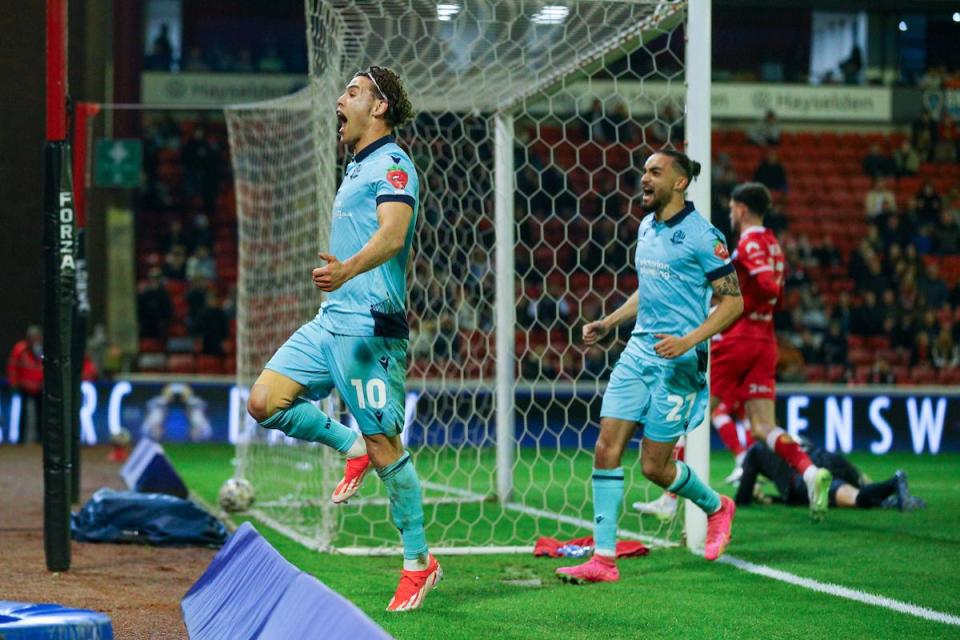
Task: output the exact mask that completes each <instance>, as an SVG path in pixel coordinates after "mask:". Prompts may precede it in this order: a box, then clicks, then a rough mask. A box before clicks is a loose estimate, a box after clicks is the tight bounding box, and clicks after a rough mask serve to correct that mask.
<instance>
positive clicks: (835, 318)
mask: <svg viewBox="0 0 960 640" xmlns="http://www.w3.org/2000/svg"><path fill="white" fill-rule="evenodd" d="M853 315H854V308H853V303H852V301H851V300H850V294H849V293H848V292H847V291H841V292H840V295H839V296H838V297H837V306H835V307H834V308H833V312H832V313H831V314H830V318H831V321H832V322H836V323H838V324H839V325H840V331H841V332H842V333H843V335H844V336H846V334H848V333H850V332H851V327H852V326H853ZM844 339H846V338H844ZM844 344H846V343H844Z"/></svg>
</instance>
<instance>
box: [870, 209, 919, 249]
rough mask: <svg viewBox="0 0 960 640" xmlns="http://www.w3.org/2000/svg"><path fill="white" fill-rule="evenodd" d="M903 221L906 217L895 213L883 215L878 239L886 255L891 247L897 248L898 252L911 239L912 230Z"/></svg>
mask: <svg viewBox="0 0 960 640" xmlns="http://www.w3.org/2000/svg"><path fill="white" fill-rule="evenodd" d="M905 220H906V216H904V215H900V214H898V213H897V212H896V211H893V212H890V213H889V214H884V216H883V229H882V231H881V234H880V237H881V239H882V241H883V246H884V247H885V249H886V251H887V252H888V253H889V251H890V250H891V249H892V248H893V247H897V248H898V250H899V247H901V246H906V245H908V244H910V241H911V240H912V239H913V235H914V229H913V227H912V226H910V225H909V224H908V223H905ZM878 222H879V220H878Z"/></svg>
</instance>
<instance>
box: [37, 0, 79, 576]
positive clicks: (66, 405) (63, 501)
mask: <svg viewBox="0 0 960 640" xmlns="http://www.w3.org/2000/svg"><path fill="white" fill-rule="evenodd" d="M46 129H47V140H46V144H45V145H44V184H43V187H44V188H43V214H44V215H43V218H44V219H43V255H44V285H43V290H44V293H43V351H44V358H43V403H42V406H41V411H40V414H41V431H42V437H43V542H44V552H45V554H46V560H47V569H49V570H50V571H66V570H68V569H69V568H70V494H71V490H70V483H71V468H72V463H71V459H72V436H71V433H72V424H73V417H72V416H73V411H72V409H73V392H72V374H71V370H70V359H71V358H70V349H71V346H70V345H71V337H72V335H71V334H72V326H71V325H72V322H73V317H72V309H73V296H74V282H75V278H76V256H75V251H76V247H75V239H76V227H75V220H74V212H73V184H72V182H71V179H70V147H69V144H68V143H67V0H47V126H46Z"/></svg>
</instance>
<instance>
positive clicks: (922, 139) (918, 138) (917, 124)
mask: <svg viewBox="0 0 960 640" xmlns="http://www.w3.org/2000/svg"><path fill="white" fill-rule="evenodd" d="M910 133H911V135H910V139H911V141H912V142H913V145H914V147H916V149H917V154H918V155H919V156H920V162H924V161H926V160H929V159H930V156H929V155H924V153H923V152H922V149H923V148H924V147H927V148H932V146H933V143H934V142H935V141H936V139H937V137H938V136H939V128H938V127H937V122H936V120H934V119H933V116H932V115H931V114H930V112H929V111H927V110H924V111H923V113H922V114H920V117H919V118H917V119H916V120H914V121H913V124H912V125H911V127H910Z"/></svg>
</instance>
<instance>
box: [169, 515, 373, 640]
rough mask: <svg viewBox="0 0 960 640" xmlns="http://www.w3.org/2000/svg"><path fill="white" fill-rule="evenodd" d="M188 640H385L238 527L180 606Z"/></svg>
mask: <svg viewBox="0 0 960 640" xmlns="http://www.w3.org/2000/svg"><path fill="white" fill-rule="evenodd" d="M180 608H181V609H182V610H183V621H184V624H186V627H187V632H188V633H189V634H190V638H191V640H254V639H256V640H316V639H317V638H323V640H389V638H390V636H389V635H388V634H387V632H385V631H384V630H383V629H381V628H380V627H379V626H377V623H375V622H374V621H373V620H371V619H370V618H368V617H367V615H366V614H365V613H363V612H362V611H361V610H360V609H359V608H357V606H356V605H354V604H353V603H352V602H350V601H349V600H347V599H346V598H344V597H343V596H341V595H340V594H338V593H337V592H335V591H333V590H331V589H330V588H329V587H327V586H326V585H324V584H323V583H321V582H320V581H319V580H317V579H316V578H314V577H313V576H311V575H309V574H306V573H304V572H303V571H300V570H299V569H297V568H296V567H295V566H293V565H292V564H290V563H289V562H287V561H286V560H285V559H284V558H283V556H281V555H280V554H279V553H278V552H277V550H276V549H274V548H273V547H272V546H270V543H269V542H267V541H266V540H264V539H263V537H262V536H261V535H260V534H259V533H257V530H256V529H254V528H253V526H251V525H250V523H249V522H245V523H244V524H242V525H241V526H240V528H239V529H237V530H236V532H234V534H233V535H232V536H231V537H230V540H229V541H228V542H227V544H226V545H224V547H223V549H221V550H220V551H219V552H218V553H217V555H216V557H215V558H214V559H213V561H212V562H211V563H210V566H209V567H207V570H206V571H205V572H204V573H203V575H202V576H200V578H199V579H198V580H197V582H196V583H195V584H194V585H193V586H192V587H190V590H189V591H188V592H187V595H185V596H184V597H183V601H182V602H181V603H180Z"/></svg>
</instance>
